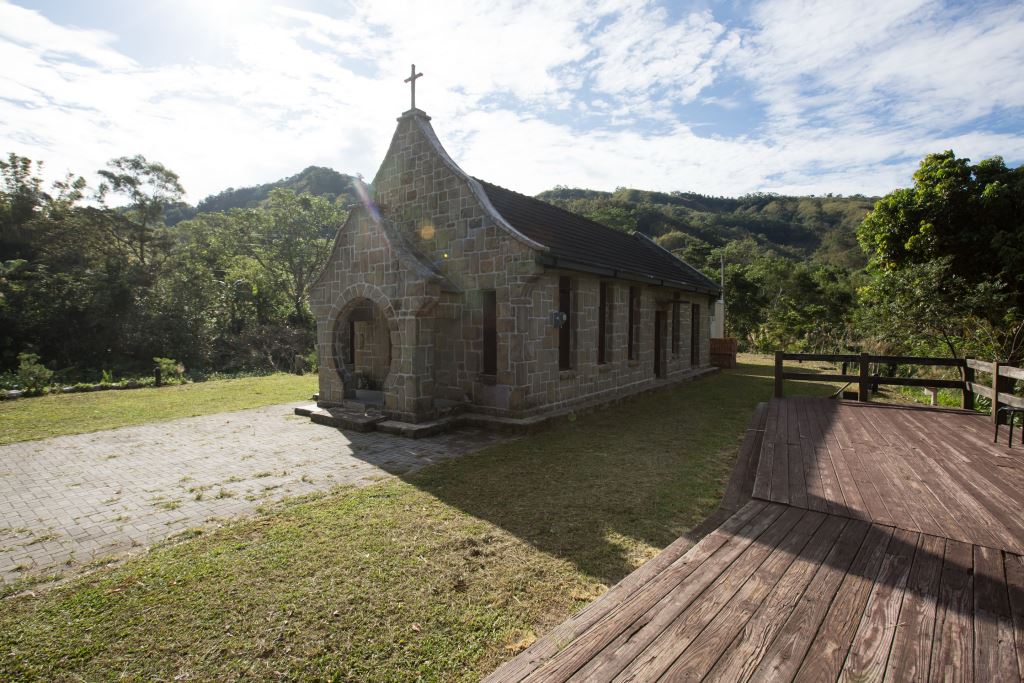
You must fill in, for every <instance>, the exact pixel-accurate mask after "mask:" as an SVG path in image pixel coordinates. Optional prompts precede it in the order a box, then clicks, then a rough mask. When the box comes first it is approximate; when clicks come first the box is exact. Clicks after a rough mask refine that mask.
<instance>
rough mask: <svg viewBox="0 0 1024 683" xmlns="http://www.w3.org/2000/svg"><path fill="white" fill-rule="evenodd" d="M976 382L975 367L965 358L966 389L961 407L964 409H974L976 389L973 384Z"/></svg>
mask: <svg viewBox="0 0 1024 683" xmlns="http://www.w3.org/2000/svg"><path fill="white" fill-rule="evenodd" d="M973 382H974V368H972V367H970V366H969V365H967V359H966V358H965V359H964V390H963V392H962V396H961V399H960V407H961V408H963V409H964V410H974V390H973V389H971V384H972V383H973Z"/></svg>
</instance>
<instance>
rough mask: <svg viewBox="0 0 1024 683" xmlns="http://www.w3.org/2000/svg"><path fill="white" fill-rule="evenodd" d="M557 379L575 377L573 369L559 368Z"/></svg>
mask: <svg viewBox="0 0 1024 683" xmlns="http://www.w3.org/2000/svg"><path fill="white" fill-rule="evenodd" d="M558 379H576V371H575V370H559V371H558Z"/></svg>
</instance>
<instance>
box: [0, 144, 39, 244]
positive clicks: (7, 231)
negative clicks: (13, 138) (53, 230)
mask: <svg viewBox="0 0 1024 683" xmlns="http://www.w3.org/2000/svg"><path fill="white" fill-rule="evenodd" d="M41 170H42V162H38V161H36V162H33V161H32V160H31V159H29V158H28V157H22V156H18V155H17V154H15V153H13V152H11V153H10V154H8V155H7V161H0V261H3V260H9V259H17V258H25V257H26V256H29V255H30V246H29V245H30V242H31V240H30V239H29V237H28V236H27V235H26V229H27V225H28V223H29V222H30V221H31V220H32V218H34V217H35V214H36V211H37V210H38V209H39V206H40V205H41V204H42V202H43V200H44V198H45V195H44V194H43V191H42V189H41V188H42V182H43V181H42V180H40V179H39V177H38V176H36V175H35V174H36V173H38V172H39V171H41Z"/></svg>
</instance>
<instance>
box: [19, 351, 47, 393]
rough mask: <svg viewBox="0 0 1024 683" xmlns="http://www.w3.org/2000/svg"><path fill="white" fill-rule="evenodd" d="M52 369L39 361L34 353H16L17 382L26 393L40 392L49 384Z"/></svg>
mask: <svg viewBox="0 0 1024 683" xmlns="http://www.w3.org/2000/svg"><path fill="white" fill-rule="evenodd" d="M51 377H53V371H52V370H50V369H49V368H47V367H46V366H45V365H43V364H42V363H40V362H39V356H37V355H36V354H34V353H19V354H18V382H19V383H20V384H21V386H22V388H23V389H24V390H25V392H26V393H28V394H41V393H43V392H44V391H45V390H46V387H48V386H49V385H50V378H51Z"/></svg>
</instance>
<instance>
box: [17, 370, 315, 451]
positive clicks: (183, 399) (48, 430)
mask: <svg viewBox="0 0 1024 683" xmlns="http://www.w3.org/2000/svg"><path fill="white" fill-rule="evenodd" d="M316 387H317V379H316V375H301V376H300V375H289V374H285V373H278V374H275V375H268V376H266V377H245V378H241V379H227V380H213V381H210V382H199V383H197V384H182V385H177V386H168V387H161V388H159V389H125V390H111V391H97V392H91V393H83V394H53V395H50V396H39V397H36V398H22V399H18V400H16V401H4V402H3V403H0V444H5V443H14V442H15V441H29V440H31V439H43V438H45V437H48V436H61V435H64V434H82V433H84V432H95V431H98V430H100V429H111V428H113V427H125V426H128V425H137V424H142V423H144V422H155V421H157V420H173V419H175V418H179V417H192V416H195V415H209V414H211V413H220V412H226V411H229V410H243V409H245V408H256V407H258V406H266V405H273V404H275V403H287V402H289V401H301V400H303V399H308V398H309V397H310V396H311V395H312V394H313V392H315V391H316Z"/></svg>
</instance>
